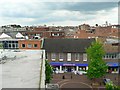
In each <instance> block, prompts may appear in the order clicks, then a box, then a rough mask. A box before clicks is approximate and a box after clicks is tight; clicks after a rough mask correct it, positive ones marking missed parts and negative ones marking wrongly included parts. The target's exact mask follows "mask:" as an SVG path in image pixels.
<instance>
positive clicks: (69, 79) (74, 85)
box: [51, 72, 118, 90]
mask: <svg viewBox="0 0 120 90" xmlns="http://www.w3.org/2000/svg"><path fill="white" fill-rule="evenodd" d="M63 76H64V78H63ZM103 78H104V77H103ZM105 78H110V79H111V80H112V81H113V82H114V84H118V74H107V75H106V76H105ZM97 82H98V84H94V85H93V83H94V81H93V80H90V79H88V77H87V76H86V75H75V74H74V73H71V72H67V73H61V74H53V78H52V80H51V83H52V84H58V85H59V88H60V89H61V90H64V89H65V90H66V89H69V90H70V89H71V90H72V89H75V90H76V89H77V90H79V89H85V90H105V85H104V84H103V79H102V78H100V79H97Z"/></svg>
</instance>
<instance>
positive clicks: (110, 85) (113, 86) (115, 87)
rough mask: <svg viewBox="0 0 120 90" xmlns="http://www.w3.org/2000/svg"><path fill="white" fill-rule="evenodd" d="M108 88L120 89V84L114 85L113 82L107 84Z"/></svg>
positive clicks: (108, 89) (110, 89)
mask: <svg viewBox="0 0 120 90" xmlns="http://www.w3.org/2000/svg"><path fill="white" fill-rule="evenodd" d="M105 87H106V90H120V86H116V85H114V84H113V83H112V82H110V83H107V84H106V86H105Z"/></svg>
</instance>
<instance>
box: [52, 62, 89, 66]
mask: <svg viewBox="0 0 120 90" xmlns="http://www.w3.org/2000/svg"><path fill="white" fill-rule="evenodd" d="M50 65H52V66H88V64H82V63H72V62H70V63H69V62H50Z"/></svg>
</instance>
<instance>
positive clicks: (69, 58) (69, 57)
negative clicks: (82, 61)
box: [67, 53, 72, 61]
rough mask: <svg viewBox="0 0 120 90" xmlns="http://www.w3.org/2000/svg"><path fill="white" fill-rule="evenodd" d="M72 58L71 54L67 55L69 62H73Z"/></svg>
mask: <svg viewBox="0 0 120 90" xmlns="http://www.w3.org/2000/svg"><path fill="white" fill-rule="evenodd" d="M71 58H72V56H71V53H67V61H71Z"/></svg>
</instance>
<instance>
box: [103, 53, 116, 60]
mask: <svg viewBox="0 0 120 90" xmlns="http://www.w3.org/2000/svg"><path fill="white" fill-rule="evenodd" d="M103 58H104V59H118V53H107V54H106V55H105V56H104V57H103Z"/></svg>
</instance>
